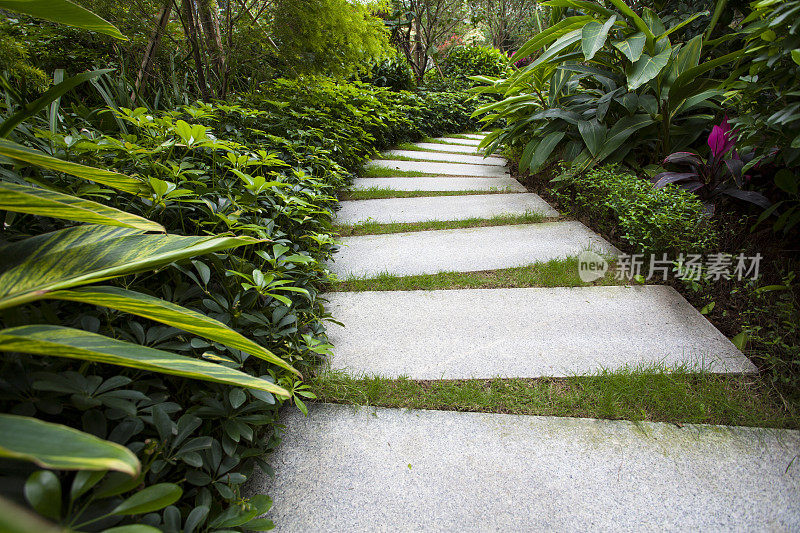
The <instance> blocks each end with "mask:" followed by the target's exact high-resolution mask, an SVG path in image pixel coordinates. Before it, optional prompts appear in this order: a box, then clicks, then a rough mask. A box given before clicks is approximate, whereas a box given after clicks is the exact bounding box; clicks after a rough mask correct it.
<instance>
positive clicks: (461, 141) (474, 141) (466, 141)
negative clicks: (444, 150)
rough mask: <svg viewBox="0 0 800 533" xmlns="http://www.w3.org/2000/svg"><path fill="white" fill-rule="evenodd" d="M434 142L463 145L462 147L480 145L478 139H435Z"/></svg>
mask: <svg viewBox="0 0 800 533" xmlns="http://www.w3.org/2000/svg"><path fill="white" fill-rule="evenodd" d="M434 140H435V141H438V142H441V143H447V144H463V145H464V146H478V145H479V144H480V143H481V141H479V140H478V139H461V138H459V137H436V139H434Z"/></svg>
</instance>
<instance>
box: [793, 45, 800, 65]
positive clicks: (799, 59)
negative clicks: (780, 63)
mask: <svg viewBox="0 0 800 533" xmlns="http://www.w3.org/2000/svg"><path fill="white" fill-rule="evenodd" d="M792 61H794V62H795V63H797V64H798V65H800V49H798V50H792Z"/></svg>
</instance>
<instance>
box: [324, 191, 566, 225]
mask: <svg viewBox="0 0 800 533" xmlns="http://www.w3.org/2000/svg"><path fill="white" fill-rule="evenodd" d="M339 205H340V206H341V207H342V208H341V210H339V211H338V212H337V213H336V222H337V223H338V224H357V223H359V222H366V221H370V222H377V223H381V224H386V223H390V222H425V221H427V220H464V219H467V218H491V217H493V216H497V215H512V214H513V215H523V214H525V213H539V214H541V215H543V216H546V217H557V216H558V211H556V210H555V209H553V208H552V207H550V205H548V204H547V202H545V201H544V200H542V199H541V198H540V197H539V196H538V195H536V194H533V193H524V194H519V193H512V194H486V195H483V194H475V195H469V196H428V197H423V198H387V199H380V200H356V201H350V202H341V203H340V204H339Z"/></svg>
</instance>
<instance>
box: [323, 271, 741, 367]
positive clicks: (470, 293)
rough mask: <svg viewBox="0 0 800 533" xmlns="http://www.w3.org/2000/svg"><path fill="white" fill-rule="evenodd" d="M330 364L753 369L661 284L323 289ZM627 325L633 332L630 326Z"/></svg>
mask: <svg viewBox="0 0 800 533" xmlns="http://www.w3.org/2000/svg"><path fill="white" fill-rule="evenodd" d="M326 298H327V299H328V300H329V301H330V303H329V306H328V309H329V311H330V312H331V314H332V315H333V316H334V317H336V320H337V321H340V322H341V323H343V324H344V326H345V327H344V328H342V327H341V326H338V325H336V324H331V325H330V326H329V327H328V337H329V339H330V342H331V343H332V344H333V345H334V351H333V353H334V355H333V357H332V359H331V361H330V363H331V367H332V368H335V369H343V370H346V371H347V372H348V373H350V374H353V375H362V374H369V375H372V374H378V375H381V376H384V377H391V378H397V377H400V376H408V377H410V378H412V379H471V378H480V379H489V378H493V377H503V378H538V377H563V376H572V375H587V374H592V373H595V372H597V371H600V370H602V369H607V370H618V369H622V368H626V367H628V368H637V367H639V368H642V367H645V368H646V367H648V365H649V366H650V367H653V365H658V366H659V367H662V368H665V369H671V368H674V367H676V366H680V365H687V366H688V368H689V369H691V370H706V371H710V372H716V373H748V372H755V371H756V368H755V366H754V365H753V363H751V362H750V360H749V359H748V358H747V357H745V356H744V355H743V354H742V352H740V351H739V349H738V348H736V346H734V345H733V343H731V341H729V340H728V339H727V338H726V337H725V336H724V335H723V334H722V333H720V332H719V330H717V329H716V328H715V327H714V326H713V325H712V324H711V323H710V322H709V321H708V320H706V318H705V317H704V316H703V315H701V314H700V312H699V311H697V310H696V309H695V308H694V307H692V305H691V304H689V302H687V301H686V300H685V299H684V298H683V297H682V296H681V295H680V294H678V292H677V291H675V289H673V288H672V287H668V286H666V285H646V286H636V287H630V286H627V287H626V286H597V287H555V288H515V289H465V290H434V291H376V292H341V293H330V294H327V295H326ZM633 328H635V332H634V330H633Z"/></svg>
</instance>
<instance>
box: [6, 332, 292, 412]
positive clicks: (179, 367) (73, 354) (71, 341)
mask: <svg viewBox="0 0 800 533" xmlns="http://www.w3.org/2000/svg"><path fill="white" fill-rule="evenodd" d="M0 351H2V352H20V353H27V354H34V355H49V356H53V357H66V358H70V359H79V360H81V361H92V362H95V363H107V364H111V365H118V366H124V367H129V368H135V369H138V370H146V371H149V372H160V373H162V374H169V375H173V376H180V377H185V378H191V379H199V380H203V381H213V382H215V383H223V384H225V385H236V386H239V387H245V388H249V389H258V390H264V391H267V392H271V393H273V394H278V395H280V396H284V397H288V396H289V393H288V392H287V391H286V390H285V389H283V388H282V387H279V386H277V385H275V384H274V383H270V382H269V381H267V380H265V379H260V378H257V377H254V376H251V375H249V374H245V373H244V372H240V371H238V370H235V369H233V368H228V367H226V366H222V365H217V364H214V363H209V362H208V361H203V360H201V359H194V358H191V357H184V356H182V355H177V354H174V353H170V352H165V351H163V350H156V349H155V348H150V347H148V346H141V345H139V344H133V343H130V342H125V341H120V340H117V339H112V338H109V337H105V336H103V335H98V334H96V333H89V332H88V331H81V330H79V329H73V328H65V327H61V326H50V325H31V326H19V327H15V328H7V329H4V330H0Z"/></svg>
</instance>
